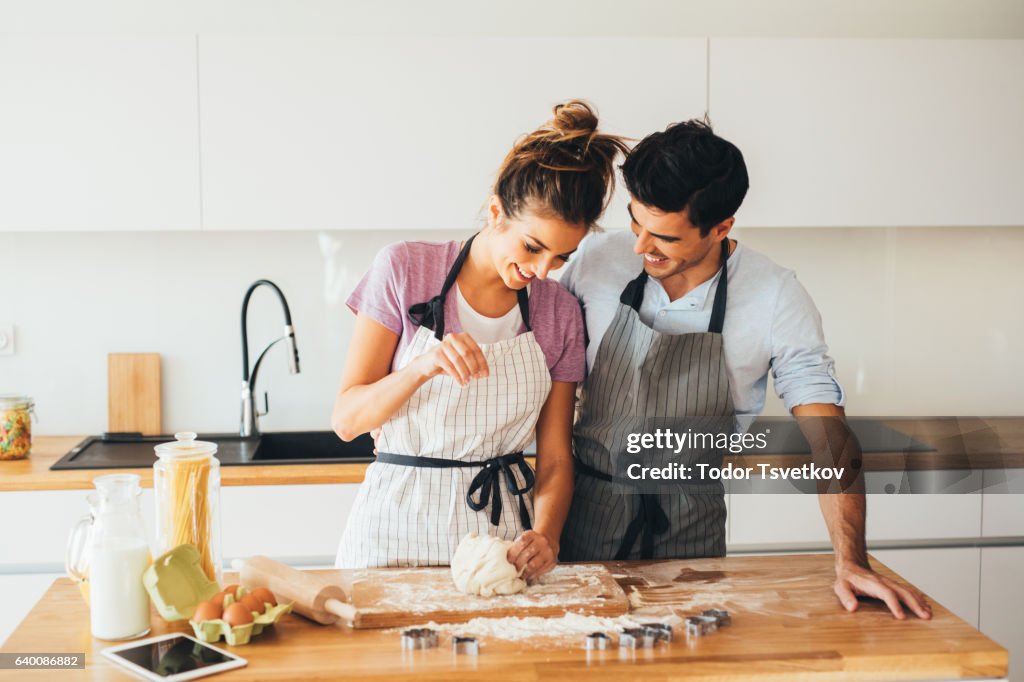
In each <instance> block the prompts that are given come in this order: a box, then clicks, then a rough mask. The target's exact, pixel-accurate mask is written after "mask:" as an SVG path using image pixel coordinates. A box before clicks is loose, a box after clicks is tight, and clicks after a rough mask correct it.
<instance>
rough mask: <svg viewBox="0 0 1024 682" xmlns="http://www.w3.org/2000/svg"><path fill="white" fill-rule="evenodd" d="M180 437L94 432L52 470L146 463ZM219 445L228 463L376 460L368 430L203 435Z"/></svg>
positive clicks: (220, 456)
mask: <svg viewBox="0 0 1024 682" xmlns="http://www.w3.org/2000/svg"><path fill="white" fill-rule="evenodd" d="M173 440H174V436H173V435H167V436H141V435H136V436H130V437H124V436H123V435H117V436H90V437H89V438H86V439H85V440H83V441H82V442H81V443H79V444H78V445H76V446H75V447H73V448H72V449H71V450H70V451H69V452H68V453H67V454H66V455H64V456H63V457H61V458H60V459H59V460H58V461H57V462H56V463H55V464H54V465H53V466H51V467H50V469H56V470H60V469H125V468H146V467H151V466H153V462H155V461H156V453H155V452H154V451H153V448H154V446H156V445H159V444H160V443H168V442H172V441H173ZM199 440H203V441H208V442H211V443H216V444H217V459H218V460H220V463H221V465H222V466H240V465H245V464H261V465H264V464H265V465H273V464H331V463H335V464H337V463H360V462H372V461H373V439H372V438H371V437H370V434H368V433H366V434H363V435H361V436H359V437H358V438H356V439H354V440H353V441H352V442H351V443H346V442H345V441H343V440H341V439H340V438H338V436H337V435H336V434H335V433H334V432H333V431H278V432H276V433H264V434H261V435H259V436H255V437H252V438H242V437H241V436H239V435H237V434H227V433H220V434H200V435H199Z"/></svg>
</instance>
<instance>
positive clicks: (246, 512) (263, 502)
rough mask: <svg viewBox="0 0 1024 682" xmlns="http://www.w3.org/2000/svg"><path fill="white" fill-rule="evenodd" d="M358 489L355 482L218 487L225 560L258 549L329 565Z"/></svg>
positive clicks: (281, 557) (284, 557) (279, 556)
mask: <svg viewBox="0 0 1024 682" xmlns="http://www.w3.org/2000/svg"><path fill="white" fill-rule="evenodd" d="M358 489H359V486H358V485H357V484H323V485H269V486H267V485H261V486H228V487H225V488H222V489H221V509H222V510H223V513H222V514H221V523H222V532H223V544H222V547H223V556H224V560H225V561H228V562H230V560H231V559H238V558H241V559H244V558H246V557H249V556H252V555H254V554H262V555H264V556H269V557H271V558H274V559H279V560H287V561H289V562H293V563H294V562H299V563H302V564H304V565H322V566H323V565H333V564H334V556H335V554H336V553H337V551H338V543H339V541H340V540H341V533H342V531H343V530H344V529H345V521H346V519H347V518H348V514H349V511H350V510H351V509H352V503H353V502H354V501H355V497H356V491H357V490H358Z"/></svg>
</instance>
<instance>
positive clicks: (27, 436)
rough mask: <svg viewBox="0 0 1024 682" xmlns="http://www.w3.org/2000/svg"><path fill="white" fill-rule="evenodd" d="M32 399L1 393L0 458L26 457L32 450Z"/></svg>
mask: <svg viewBox="0 0 1024 682" xmlns="http://www.w3.org/2000/svg"><path fill="white" fill-rule="evenodd" d="M33 407H34V404H33V403H32V399H31V398H29V397H28V396H24V395H0V460H4V459H24V458H25V457H28V453H29V452H30V451H31V450H32V408H33Z"/></svg>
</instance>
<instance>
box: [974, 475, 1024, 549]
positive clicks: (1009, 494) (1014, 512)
mask: <svg viewBox="0 0 1024 682" xmlns="http://www.w3.org/2000/svg"><path fill="white" fill-rule="evenodd" d="M984 475H985V494H984V503H983V505H984V506H983V507H982V527H981V530H982V535H984V536H985V537H1007V536H1017V537H1020V536H1024V469H986V470H985V471H984Z"/></svg>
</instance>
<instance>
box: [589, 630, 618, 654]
mask: <svg viewBox="0 0 1024 682" xmlns="http://www.w3.org/2000/svg"><path fill="white" fill-rule="evenodd" d="M611 643H612V638H611V637H609V636H608V635H606V634H604V633H603V632H591V633H590V634H589V635H587V636H586V637H584V639H583V648H584V649H586V650H587V651H595V650H604V649H607V648H609V647H610V646H611Z"/></svg>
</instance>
